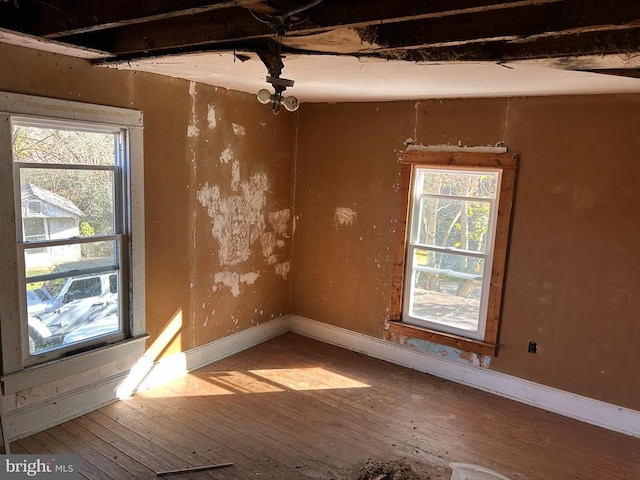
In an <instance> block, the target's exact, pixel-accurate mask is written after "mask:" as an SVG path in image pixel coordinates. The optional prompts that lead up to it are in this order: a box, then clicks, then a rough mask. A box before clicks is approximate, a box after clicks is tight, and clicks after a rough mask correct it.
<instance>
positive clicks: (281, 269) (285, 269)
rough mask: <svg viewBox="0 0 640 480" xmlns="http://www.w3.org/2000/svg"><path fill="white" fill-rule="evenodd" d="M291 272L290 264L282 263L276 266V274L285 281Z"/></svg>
mask: <svg viewBox="0 0 640 480" xmlns="http://www.w3.org/2000/svg"><path fill="white" fill-rule="evenodd" d="M290 271H291V262H283V263H279V264H277V265H276V274H278V275H280V276H281V277H282V278H284V279H285V280H286V279H287V277H288V276H289V272H290Z"/></svg>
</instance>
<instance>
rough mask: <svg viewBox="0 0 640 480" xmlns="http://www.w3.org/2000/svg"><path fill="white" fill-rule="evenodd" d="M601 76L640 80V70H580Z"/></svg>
mask: <svg viewBox="0 0 640 480" xmlns="http://www.w3.org/2000/svg"><path fill="white" fill-rule="evenodd" d="M580 71H583V72H591V73H598V74H601V75H615V76H618V77H629V78H640V68H626V69H625V68H602V69H598V70H580Z"/></svg>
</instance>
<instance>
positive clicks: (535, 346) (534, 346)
mask: <svg viewBox="0 0 640 480" xmlns="http://www.w3.org/2000/svg"><path fill="white" fill-rule="evenodd" d="M537 351H538V344H537V343H536V342H534V341H531V342H529V348H528V349H527V352H529V353H536V352H537Z"/></svg>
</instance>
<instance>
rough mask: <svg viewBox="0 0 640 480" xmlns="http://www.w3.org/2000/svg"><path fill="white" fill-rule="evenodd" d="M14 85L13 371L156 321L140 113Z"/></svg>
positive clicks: (0, 139) (6, 332) (6, 160)
mask: <svg viewBox="0 0 640 480" xmlns="http://www.w3.org/2000/svg"><path fill="white" fill-rule="evenodd" d="M6 95H7V98H0V104H1V103H3V102H4V107H5V108H6V109H7V110H8V111H7V110H5V113H2V109H0V116H1V117H2V118H1V119H2V123H1V124H0V146H1V147H2V148H3V149H4V150H5V151H3V153H2V157H1V161H2V168H3V171H7V172H10V174H9V175H8V177H5V178H3V180H2V186H3V189H5V188H6V187H10V188H7V189H6V190H4V192H3V194H2V196H1V198H0V207H1V208H0V209H1V210H2V214H3V218H2V221H3V226H5V228H4V229H3V234H2V235H3V242H4V246H3V252H2V253H3V254H4V256H3V257H2V262H3V267H4V268H5V269H6V270H5V271H6V272H7V276H6V277H5V278H3V279H2V283H3V286H4V287H6V288H3V289H2V297H1V298H0V300H1V301H2V304H1V305H0V307H2V308H0V310H1V312H0V313H2V315H1V317H2V318H1V321H2V337H3V338H2V346H3V370H4V373H5V374H7V373H11V372H15V371H19V370H21V369H23V368H25V367H28V366H30V365H35V364H39V363H42V362H45V361H50V360H55V359H58V358H62V357H65V358H68V357H74V354H76V353H81V352H87V351H92V350H94V349H96V348H98V347H102V346H106V345H112V344H118V343H121V342H122V341H124V340H126V339H128V338H132V337H137V336H140V335H141V334H142V333H143V332H144V306H143V301H144V285H143V281H144V271H143V269H144V260H143V253H144V252H143V243H142V242H143V240H144V231H143V225H142V210H141V208H142V192H141V187H142V179H141V178H135V179H134V178H132V174H133V173H134V171H135V175H140V176H141V174H142V169H141V167H142V158H141V156H142V135H141V134H142V125H141V121H142V117H141V115H140V113H139V112H135V111H130V110H124V109H115V108H109V107H98V106H88V105H85V104H76V103H73V102H61V101H56V100H48V99H39V98H37V97H25V96H20V95H13V96H12V95H10V94H6ZM34 105H35V107H34ZM1 106H2V105H0V107H1ZM132 185H134V186H133V187H132ZM7 190H11V191H12V192H13V195H12V196H10V194H9V193H7ZM8 225H12V226H13V227H14V232H13V234H12V235H11V234H9V233H7V229H6V226H8ZM12 236H13V238H11V237H12ZM134 239H135V240H136V241H134ZM12 256H13V258H14V260H11V257H12ZM134 257H135V260H136V262H137V268H134V263H133V260H134ZM141 269H142V270H141ZM9 277H11V278H9ZM13 282H15V283H13ZM12 291H13V292H15V294H16V295H15V296H14V295H12Z"/></svg>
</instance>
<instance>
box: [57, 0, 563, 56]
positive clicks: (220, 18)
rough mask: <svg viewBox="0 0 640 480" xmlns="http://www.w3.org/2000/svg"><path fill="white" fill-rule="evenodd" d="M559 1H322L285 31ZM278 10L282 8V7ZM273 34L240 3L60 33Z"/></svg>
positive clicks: (139, 43)
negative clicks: (310, 15) (306, 17)
mask: <svg viewBox="0 0 640 480" xmlns="http://www.w3.org/2000/svg"><path fill="white" fill-rule="evenodd" d="M560 1H563V0H520V1H511V2H504V0H433V1H430V2H416V1H415V0H398V1H395V2H389V1H388V0H351V1H346V2H345V1H341V0H333V1H332V0H325V2H324V3H323V4H321V5H320V7H319V8H318V9H317V10H314V13H313V22H314V24H313V25H312V24H309V23H305V24H301V25H296V26H293V27H292V28H291V29H290V35H292V36H294V35H295V36H298V35H309V34H315V33H320V32H326V31H328V30H332V29H335V28H337V27H349V28H362V27H370V26H373V25H386V24H390V23H398V22H403V25H404V26H403V27H401V28H406V22H412V23H413V22H415V21H420V20H428V19H431V20H434V19H441V18H447V17H452V18H453V17H454V16H458V15H464V14H471V13H478V14H480V13H483V12H487V11H505V12H507V11H509V12H511V11H514V9H519V8H522V7H527V6H531V5H537V4H548V3H558V2H560ZM283 11H284V10H283ZM514 14H515V13H514ZM272 35H273V30H271V29H270V28H268V26H266V25H265V24H263V23H261V22H259V21H257V20H255V19H254V18H253V17H252V16H251V15H250V14H248V13H247V12H246V11H245V10H244V9H242V8H228V9H225V10H220V11H215V12H211V11H208V12H203V13H194V14H193V15H189V16H188V17H175V18H166V19H162V20H158V21H154V22H148V23H144V24H138V25H131V26H126V27H118V28H113V29H109V30H105V31H100V32H93V33H87V34H84V35H73V36H67V37H64V38H60V40H62V41H66V42H68V43H72V44H81V45H85V46H89V47H91V48H95V49H98V50H106V51H110V52H112V53H114V54H115V55H124V54H132V53H135V52H151V51H153V50H162V49H165V48H168V47H192V46H205V45H208V44H216V43H219V42H229V41H245V40H250V39H255V38H261V37H268V36H272Z"/></svg>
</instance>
